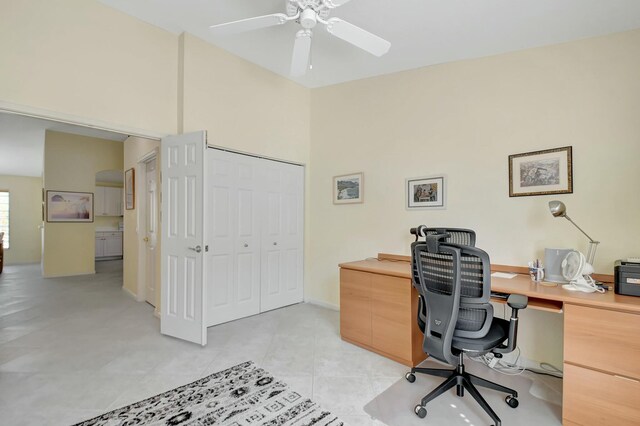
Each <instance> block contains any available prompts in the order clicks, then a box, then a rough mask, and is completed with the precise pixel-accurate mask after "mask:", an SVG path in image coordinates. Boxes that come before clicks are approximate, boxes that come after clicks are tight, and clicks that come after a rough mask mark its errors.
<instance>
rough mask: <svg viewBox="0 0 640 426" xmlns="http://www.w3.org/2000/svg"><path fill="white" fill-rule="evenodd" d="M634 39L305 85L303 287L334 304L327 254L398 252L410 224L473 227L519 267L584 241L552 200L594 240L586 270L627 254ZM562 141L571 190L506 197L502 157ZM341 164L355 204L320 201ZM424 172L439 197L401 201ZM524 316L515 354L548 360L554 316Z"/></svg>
mask: <svg viewBox="0 0 640 426" xmlns="http://www.w3.org/2000/svg"><path fill="white" fill-rule="evenodd" d="M639 49H640V31H633V32H627V33H621V34H616V35H611V36H608V37H601V38H595V39H590V40H584V41H579V42H574V43H568V44H562V45H557V46H551V47H545V48H539V49H532V50H527V51H521V52H516V53H511V54H505V55H500V56H495V57H489V58H483V59H477V60H469V61H463V62H458V63H451V64H446V65H441V66H433V67H428V68H422V69H418V70H414V71H408V72H403V73H397V74H392V75H388V76H383V77H378V78H372V79H367V80H362V81H357V82H352V83H346V84H341V85H337V86H332V87H328V88H323V89H317V90H313V91H312V108H311V113H312V117H313V119H312V123H311V124H312V126H311V135H312V140H311V161H312V166H313V172H312V175H311V193H312V194H313V197H312V201H311V211H312V214H311V234H310V235H308V236H307V237H308V238H309V239H311V240H312V242H313V243H312V245H311V252H310V253H308V256H307V259H313V261H312V262H310V264H311V265H310V277H309V284H310V287H311V288H310V296H311V297H313V298H315V299H318V300H322V301H326V302H329V303H333V304H338V303H339V291H338V280H339V278H338V268H337V264H338V263H339V262H345V261H349V260H355V259H362V258H366V257H369V256H375V255H376V253H378V252H389V253H401V254H408V253H409V245H410V242H411V241H412V237H411V236H410V235H409V233H408V232H409V228H410V227H412V226H416V225H419V224H426V225H429V226H436V225H440V226H451V227H468V228H472V229H475V230H476V232H477V234H478V241H477V243H478V246H479V247H481V248H483V249H485V250H486V251H487V252H488V253H489V255H490V256H491V260H492V262H494V263H499V264H507V265H526V263H527V261H528V260H530V259H535V258H536V257H540V258H541V257H542V256H543V250H544V248H545V247H571V248H577V249H580V250H582V251H586V250H587V241H586V238H585V237H584V236H583V235H581V234H580V233H579V232H578V231H577V230H576V229H575V228H573V227H572V226H571V224H570V223H568V222H567V221H565V220H563V219H554V218H553V217H552V216H551V215H550V214H549V211H548V207H547V203H548V201H550V200H553V199H559V200H562V201H564V202H565V203H566V205H567V208H568V212H569V214H570V216H571V217H572V218H573V219H574V220H575V221H576V222H577V223H578V224H579V225H580V226H581V227H583V228H584V229H585V230H586V231H587V232H588V233H590V234H591V235H592V236H593V237H594V238H597V239H599V240H600V241H602V244H601V245H600V249H599V251H598V255H597V258H596V262H595V263H596V265H595V268H596V271H597V272H602V273H609V274H611V273H613V262H614V260H616V259H619V258H622V257H626V256H631V255H633V254H634V253H640V240H638V234H637V230H638V229H640V215H638V213H637V212H638V211H640V192H639V191H636V190H631V188H632V186H633V185H634V184H636V183H637V182H640V168H638V167H637V164H636V163H637V159H638V158H640V142H639V140H640V127H639V126H638V116H639V114H640V78H638V76H639V75H640V55H638V51H639ZM566 145H572V146H573V149H574V156H573V161H574V168H575V172H574V180H575V183H574V193H573V194H571V195H555V196H538V197H520V198H509V193H508V176H507V175H508V162H507V159H508V156H509V155H510V154H516V153H521V152H528V151H536V150H541V149H547V148H554V147H560V146H566ZM353 172H364V176H365V178H364V182H365V185H364V193H365V202H364V204H358V205H333V204H332V202H331V196H332V194H331V183H332V176H334V175H340V174H347V173H353ZM436 174H445V175H446V176H447V183H448V189H447V198H448V200H447V208H446V209H445V210H418V211H407V210H406V209H405V207H404V205H405V189H404V187H405V179H406V178H412V177H419V176H428V175H436ZM526 316H529V317H531V321H529V323H530V324H531V323H532V322H535V323H536V324H535V325H536V330H537V331H536V332H535V333H539V334H538V335H535V333H534V332H533V331H531V332H529V333H525V334H528V337H529V341H528V342H523V345H524V346H527V348H526V349H527V350H526V351H525V352H526V353H525V355H526V356H527V357H529V358H533V359H544V358H543V356H544V355H543V353H542V352H544V351H546V352H547V353H548V352H549V351H550V352H551V354H548V355H547V356H550V357H551V358H553V359H552V360H554V361H555V362H556V363H557V364H558V365H559V364H560V360H561V354H562V352H561V351H559V350H558V347H561V330H562V322H561V321H562V316H560V315H555V316H553V315H550V314H539V313H535V312H533V311H532V312H529V313H528V314H527V315H526ZM528 320H529V319H527V318H524V319H523V320H522V321H521V324H523V325H524V324H526V323H527V321H528ZM539 325H544V327H538V326H539ZM536 339H537V340H536ZM547 359H548V358H547Z"/></svg>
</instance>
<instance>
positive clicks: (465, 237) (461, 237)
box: [411, 225, 476, 291]
mask: <svg viewBox="0 0 640 426" xmlns="http://www.w3.org/2000/svg"><path fill="white" fill-rule="evenodd" d="M416 229H418V230H420V234H414V235H416V241H418V238H419V237H425V241H426V237H427V236H429V235H436V234H441V235H442V234H447V236H446V237H445V238H444V240H442V241H444V242H447V243H455V244H460V245H464V246H472V247H474V246H475V245H476V233H475V231H472V230H471V229H464V228H427V227H426V226H424V225H421V226H418V227H416V228H412V230H411V232H412V233H413V232H414V230H416ZM412 253H413V251H412ZM411 263H412V268H411V271H412V280H411V281H412V284H413V286H414V287H415V288H416V290H418V291H420V284H419V283H418V276H417V270H416V268H415V264H414V262H411Z"/></svg>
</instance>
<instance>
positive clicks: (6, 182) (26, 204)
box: [0, 176, 42, 265]
mask: <svg viewBox="0 0 640 426" xmlns="http://www.w3.org/2000/svg"><path fill="white" fill-rule="evenodd" d="M0 191H9V233H10V239H11V241H10V244H11V245H10V248H9V249H5V251H4V262H5V264H7V265H13V264H18V263H38V262H40V252H41V250H40V229H39V228H38V226H39V225H40V224H41V223H42V207H41V206H42V178H39V177H29V176H0ZM5 245H6V243H5Z"/></svg>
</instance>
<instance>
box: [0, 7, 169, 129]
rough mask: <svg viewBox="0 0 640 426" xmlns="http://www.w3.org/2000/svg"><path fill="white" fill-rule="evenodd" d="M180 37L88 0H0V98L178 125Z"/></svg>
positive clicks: (141, 125)
mask: <svg viewBox="0 0 640 426" xmlns="http://www.w3.org/2000/svg"><path fill="white" fill-rule="evenodd" d="M177 42H178V40H177V37H176V36H175V35H173V34H171V33H169V32H167V31H164V30H161V29H160V28H157V27H154V26H152V25H149V24H145V23H143V22H142V21H139V20H137V19H135V18H133V17H130V16H127V15H125V14H123V13H121V12H118V11H116V10H114V9H111V8H109V7H106V6H104V5H102V4H100V3H98V2H97V1H87V0H57V1H50V0H2V6H0V52H2V66H0V101H4V102H11V103H15V104H20V105H25V106H29V107H33V108H41V109H46V110H51V111H55V112H57V113H62V114H69V115H73V116H78V117H86V118H87V119H90V120H92V121H102V122H105V123H111V124H117V125H119V126H125V127H132V128H137V129H145V130H152V131H155V132H159V133H175V132H176V127H177V124H176V120H177V118H176V98H177V46H178V44H177Z"/></svg>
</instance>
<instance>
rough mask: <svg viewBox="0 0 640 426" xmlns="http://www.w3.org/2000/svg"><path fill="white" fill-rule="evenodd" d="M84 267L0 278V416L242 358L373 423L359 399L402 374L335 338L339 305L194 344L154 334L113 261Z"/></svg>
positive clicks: (237, 325) (99, 401) (233, 329)
mask: <svg viewBox="0 0 640 426" xmlns="http://www.w3.org/2000/svg"><path fill="white" fill-rule="evenodd" d="M96 269H97V274H96V275H95V276H82V277H70V278H51V279H43V278H41V277H40V267H39V265H26V266H6V267H5V270H4V272H3V273H2V274H1V275H0V413H1V414H0V424H3V425H4V424H7V425H12V426H13V425H16V426H17V425H45V424H46V425H65V424H71V423H74V422H78V421H81V420H84V419H87V418H90V417H93V416H95V415H98V414H101V413H103V412H105V411H108V410H111V409H115V408H118V407H120V406H123V405H127V404H130V403H133V402H135V401H138V400H140V399H144V398H146V397H149V396H152V395H155V394H158V393H161V392H163V391H166V390H169V389H172V388H175V387H177V386H179V385H182V384H186V383H189V382H191V381H193V380H195V379H198V378H200V377H203V376H205V375H208V374H210V373H213V372H216V371H220V370H222V369H225V368H228V367H230V366H233V365H235V364H238V363H240V362H243V361H247V360H253V361H254V362H255V363H256V364H257V365H259V366H262V367H263V368H265V369H266V370H267V371H270V372H271V373H272V374H274V375H275V376H276V377H278V378H280V379H282V380H284V381H286V382H287V383H288V384H289V385H291V386H292V387H293V388H295V389H296V390H298V391H300V392H302V393H305V394H307V395H308V396H309V397H311V398H312V399H313V400H314V401H316V402H318V403H320V404H321V405H322V406H324V407H325V408H326V409H328V410H331V411H332V412H334V413H335V414H337V415H338V416H340V417H341V418H342V419H343V420H345V421H346V422H347V423H348V424H350V425H352V426H358V425H367V426H371V425H381V424H382V423H379V422H377V421H373V420H371V419H370V417H369V416H368V415H367V414H366V413H365V412H364V410H363V407H364V406H365V405H366V404H367V403H368V402H369V401H371V400H372V399H373V398H375V397H376V395H378V394H380V393H381V392H383V391H384V390H385V389H387V388H388V387H390V386H391V385H392V384H393V383H395V382H396V381H398V380H399V379H400V378H401V377H402V376H403V375H404V373H405V372H406V367H405V366H402V365H400V364H398V363H395V362H393V361H390V360H388V359H386V358H383V357H380V356H378V355H376V354H373V353H371V352H368V351H365V350H363V349H360V348H358V347H356V346H353V345H351V344H348V343H345V342H343V341H342V340H341V339H340V335H339V313H338V312H335V311H331V310H327V309H324V308H320V307H317V306H314V305H309V304H300V305H294V306H291V307H287V308H283V309H279V310H275V311H271V312H268V313H265V314H262V315H257V316H254V317H250V318H245V319H242V320H238V321H234V322H231V323H227V324H223V325H220V326H217V327H212V328H209V332H208V341H209V344H208V345H207V347H205V348H202V347H200V346H197V345H194V344H190V343H186V342H182V341H180V340H177V339H173V338H170V337H165V336H162V335H161V334H160V333H159V320H158V319H157V318H155V317H154V316H153V308H152V307H151V306H150V305H148V304H146V303H139V302H136V301H134V300H133V299H132V298H131V297H130V296H128V295H127V294H126V293H125V292H124V291H123V290H122V288H121V286H122V262H120V261H113V262H100V263H97V266H96ZM391 426H396V425H391Z"/></svg>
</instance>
